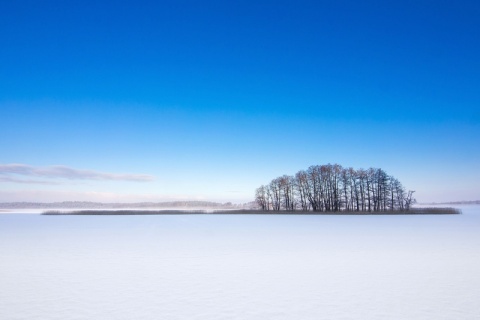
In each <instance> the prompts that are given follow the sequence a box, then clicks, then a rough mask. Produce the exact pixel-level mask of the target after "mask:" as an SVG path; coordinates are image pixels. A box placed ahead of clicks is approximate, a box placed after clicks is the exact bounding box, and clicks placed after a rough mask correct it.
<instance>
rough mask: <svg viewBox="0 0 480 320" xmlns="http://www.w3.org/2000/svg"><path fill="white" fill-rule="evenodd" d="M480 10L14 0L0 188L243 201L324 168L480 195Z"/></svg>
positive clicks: (1, 94)
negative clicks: (280, 180)
mask: <svg viewBox="0 0 480 320" xmlns="http://www.w3.org/2000/svg"><path fill="white" fill-rule="evenodd" d="M479 17H480V2H478V1H396V2H393V1H119V2H117V1H110V2H108V1H2V2H1V3H0V41H1V50H0V119H1V126H0V150H1V151H0V201H2V202H3V201H63V200H94V201H162V200H175V199H203V200H213V201H232V202H244V201H251V200H253V193H254V189H255V188H256V187H258V186H259V185H261V184H263V183H268V182H269V181H270V180H271V179H273V178H275V177H277V176H279V175H282V174H294V173H295V172H297V171H298V170H300V169H306V168H307V167H308V166H310V165H312V164H326V163H339V164H341V165H343V166H347V167H348V166H352V167H355V168H360V167H363V168H367V167H380V168H383V169H384V170H386V171H387V173H389V174H392V175H394V176H395V177H397V178H398V179H399V180H400V181H402V182H403V184H404V185H405V186H406V187H407V188H409V189H413V190H416V191H417V193H416V196H417V199H418V200H419V201H421V202H427V201H449V200H464V199H467V200H468V199H470V200H472V199H480V170H479V168H480V166H479V160H480V148H479V140H480V58H479V57H480V41H479V39H480V19H479ZM13 164H17V167H18V164H20V165H21V168H23V169H22V170H23V171H21V172H20V171H18V170H17V171H15V170H13V169H12V168H14V167H15V166H13ZM58 165H61V166H63V167H60V169H59V168H58V167H51V166H58ZM17 167H15V168H17ZM62 168H63V169H62ZM83 170H89V171H83ZM59 171H61V173H59ZM122 174H123V175H124V174H130V175H147V176H148V179H145V181H143V180H141V179H140V180H141V181H138V179H137V180H135V179H133V180H132V179H129V178H128V177H127V178H125V176H122Z"/></svg>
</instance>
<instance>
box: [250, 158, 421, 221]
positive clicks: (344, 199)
mask: <svg viewBox="0 0 480 320" xmlns="http://www.w3.org/2000/svg"><path fill="white" fill-rule="evenodd" d="M413 193H414V191H406V190H405V188H404V187H403V186H402V184H401V183H400V181H398V180H397V179H396V178H394V177H393V176H390V175H388V174H387V173H386V172H385V171H383V170H382V169H375V168H370V169H368V170H364V169H358V170H355V169H353V168H343V167H342V166H341V165H338V164H327V165H314V166H311V167H309V168H308V169H307V170H301V171H299V172H297V173H296V174H295V175H294V176H287V175H283V176H281V177H278V178H275V179H273V180H272V181H271V182H270V183H269V184H268V185H262V186H260V187H259V188H257V189H256V190H255V201H256V203H257V205H258V206H259V207H260V209H262V210H275V211H280V210H287V211H294V210H302V211H325V212H329V211H334V212H339V211H346V212H351V211H388V210H391V211H393V210H398V211H404V210H409V209H410V206H411V205H412V204H414V203H415V199H414V198H413Z"/></svg>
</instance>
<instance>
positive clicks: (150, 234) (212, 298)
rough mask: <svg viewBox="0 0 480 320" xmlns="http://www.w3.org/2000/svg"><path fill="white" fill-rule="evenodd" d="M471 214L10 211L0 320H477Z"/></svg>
mask: <svg viewBox="0 0 480 320" xmlns="http://www.w3.org/2000/svg"><path fill="white" fill-rule="evenodd" d="M461 209H462V210H463V214H461V215H422V216H413V215H410V216H408V215H398V216H351V215H349V216H314V215H312V216H306V215H301V216H292V215H288V216H282V215H280V216H278V215H185V216H182V215H171V216H161V215H158V216H40V215H21V214H3V215H0V319H5V320H17V319H18V320H23V319H25V320H26V319H45V320H50V319H52V320H53V319H62V320H65V319H89V320H92V319H102V320H103V319H199V320H203V319H205V320H207V319H208V320H212V319H243V320H245V319H373V320H375V319H478V317H479V315H480V303H478V301H480V271H479V270H480V232H479V227H480V207H479V206H464V207H462V208H461Z"/></svg>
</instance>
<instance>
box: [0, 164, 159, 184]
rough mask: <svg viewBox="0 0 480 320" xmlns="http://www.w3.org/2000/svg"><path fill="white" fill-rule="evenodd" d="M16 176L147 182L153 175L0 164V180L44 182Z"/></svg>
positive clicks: (151, 179) (64, 167)
mask: <svg viewBox="0 0 480 320" xmlns="http://www.w3.org/2000/svg"><path fill="white" fill-rule="evenodd" d="M16 176H25V177H30V178H33V177H34V178H44V179H45V178H47V179H68V180H97V181H98V180H110V181H111V180H115V181H133V182H148V181H153V180H154V177H153V176H151V175H146V174H131V173H110V172H100V171H95V170H84V169H75V168H71V167H67V166H47V167H35V166H31V165H27V164H19V163H12V164H0V181H6V182H14V183H45V181H38V180H31V181H30V182H29V180H23V179H17V178H16Z"/></svg>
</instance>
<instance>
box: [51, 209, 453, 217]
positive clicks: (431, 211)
mask: <svg viewBox="0 0 480 320" xmlns="http://www.w3.org/2000/svg"><path fill="white" fill-rule="evenodd" d="M42 214H43V215H50V216H57V215H86V216H124V215H188V214H222V215H239V214H244V215H258V214H262V215H326V216H328V215H340V216H342V215H355V216H360V215H361V216H365V215H435V214H441V215H444V214H461V211H460V210H459V209H456V208H412V209H410V210H404V211H399V210H390V211H336V212H335V211H333V212H332V211H328V212H325V211H272V210H270V211H263V210H78V211H53V210H50V211H45V212H43V213H42Z"/></svg>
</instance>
